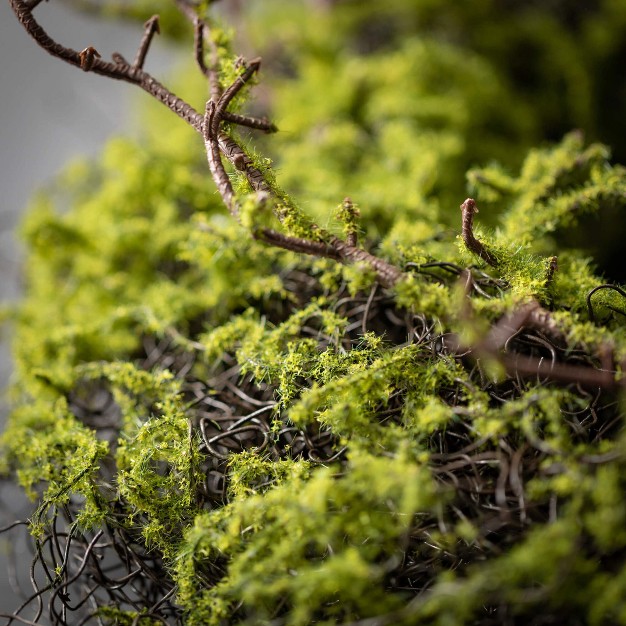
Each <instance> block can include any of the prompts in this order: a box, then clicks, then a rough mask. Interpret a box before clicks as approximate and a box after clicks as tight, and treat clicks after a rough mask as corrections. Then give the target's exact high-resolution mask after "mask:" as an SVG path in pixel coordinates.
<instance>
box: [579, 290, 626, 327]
mask: <svg viewBox="0 0 626 626" xmlns="http://www.w3.org/2000/svg"><path fill="white" fill-rule="evenodd" d="M601 289H612V290H613V291H617V293H619V295H620V296H623V297H624V298H626V291H624V290H623V289H622V288H621V287H618V286H617V285H611V284H610V283H605V284H603V285H598V286H597V287H594V288H593V289H592V290H591V291H590V292H589V293H588V294H587V311H588V313H589V320H590V321H591V322H593V323H594V324H595V321H596V317H595V315H594V312H593V306H591V296H593V294H594V293H596V292H597V291H600V290H601ZM620 313H621V311H620Z"/></svg>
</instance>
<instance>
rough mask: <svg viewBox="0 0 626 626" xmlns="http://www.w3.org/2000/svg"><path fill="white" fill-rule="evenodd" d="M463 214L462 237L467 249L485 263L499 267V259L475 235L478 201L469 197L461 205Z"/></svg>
mask: <svg viewBox="0 0 626 626" xmlns="http://www.w3.org/2000/svg"><path fill="white" fill-rule="evenodd" d="M461 211H462V212H463V216H462V218H461V237H463V241H464V242H465V245H466V246H467V249H468V250H470V251H471V252H473V253H474V254H476V255H477V256H479V257H480V258H481V259H482V260H483V261H485V263H487V264H489V265H491V266H492V267H497V265H498V259H496V257H495V256H494V255H493V254H492V253H491V252H490V251H489V250H487V248H485V246H484V245H483V244H482V243H481V242H480V241H478V239H476V237H475V236H474V228H473V223H474V214H475V213H478V207H477V206H476V201H475V200H473V199H472V198H467V199H466V200H465V202H463V204H462V205H461Z"/></svg>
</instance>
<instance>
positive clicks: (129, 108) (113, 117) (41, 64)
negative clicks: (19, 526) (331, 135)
mask: <svg viewBox="0 0 626 626" xmlns="http://www.w3.org/2000/svg"><path fill="white" fill-rule="evenodd" d="M35 16H36V18H37V20H38V21H39V22H40V23H41V24H42V25H43V26H44V27H45V29H46V30H47V31H48V33H49V34H50V35H51V36H52V37H53V38H55V39H57V40H58V41H61V42H62V43H63V44H65V45H67V46H70V47H73V48H75V49H77V50H82V49H83V48H85V47H86V46H88V45H93V46H94V47H96V48H97V49H98V51H99V52H100V53H101V54H102V56H103V57H105V58H109V57H110V54H111V52H113V51H119V52H121V53H122V54H124V56H126V57H130V58H132V57H133V56H134V53H135V50H136V47H137V44H138V43H139V39H140V37H141V32H142V30H141V26H140V25H136V26H135V25H128V24H120V23H115V22H102V21H98V20H97V19H96V18H94V17H88V16H84V15H78V14H77V13H76V12H75V11H73V10H72V9H70V8H68V7H66V6H63V5H62V4H60V3H59V2H58V1H55V0H51V2H44V3H42V4H41V5H40V6H39V7H38V8H37V9H36V11H35ZM181 54H182V53H181V52H180V51H178V50H176V49H174V48H172V47H171V46H168V45H167V43H166V42H164V41H162V40H159V39H158V38H157V40H156V41H155V42H154V45H153V47H152V49H151V51H150V54H149V55H148V60H147V62H146V69H148V70H149V71H151V72H152V73H153V74H155V75H156V76H157V77H164V76H166V75H167V71H168V69H171V68H172V66H173V65H174V64H175V63H178V62H180V60H181V58H182V57H181ZM141 95H142V94H140V92H138V90H136V89H135V88H134V87H133V86H132V85H128V84H124V83H120V82H117V81H112V80H107V79H105V78H102V77H98V76H94V75H89V74H85V73H83V72H81V71H79V70H77V69H76V68H74V67H70V66H69V65H65V64H63V63H62V62H61V61H59V60H57V59H54V58H53V57H51V56H49V55H48V54H46V53H45V52H44V51H43V50H41V49H40V48H39V47H38V46H37V45H36V44H35V42H34V41H33V40H31V39H30V38H29V36H28V35H27V34H26V32H25V31H24V29H23V28H22V26H21V25H20V24H19V22H18V21H17V19H16V18H15V17H14V16H13V13H12V11H11V9H10V6H9V4H8V2H7V0H0V301H2V302H7V301H9V302H11V301H15V299H16V298H18V297H19V294H20V292H21V288H22V287H21V284H20V262H21V258H22V251H21V249H20V245H19V243H18V240H17V237H16V227H17V225H18V224H19V221H20V219H21V216H22V215H23V212H24V210H25V208H26V206H27V204H28V199H29V197H31V196H32V194H33V193H34V192H35V191H36V190H37V189H38V188H41V187H42V186H45V185H46V182H47V181H50V180H51V179H52V178H53V177H54V175H55V174H57V173H58V172H59V171H61V170H62V169H63V167H64V165H65V164H66V163H67V162H68V161H70V160H72V159H75V158H79V157H81V156H85V155H87V156H92V155H96V154H97V153H98V151H99V150H100V148H101V147H102V145H103V144H104V143H105V141H106V140H107V138H108V137H110V136H111V135H114V134H128V133H130V132H132V119H133V111H136V110H137V108H138V107H139V106H140V105H141V102H142V97H141ZM1 332H2V336H1V339H2V341H1V342H0V389H5V387H6V385H7V384H8V383H9V381H10V373H11V362H10V346H9V344H10V341H11V329H10V327H4V328H2V329H1ZM6 411H7V404H6V401H4V398H2V399H1V400H0V427H3V425H4V422H5V419H6ZM30 510H31V507H30V506H29V505H28V504H27V503H26V504H25V503H24V501H23V499H22V498H21V497H20V494H19V491H18V490H17V489H14V488H12V487H10V486H6V485H4V486H3V487H2V488H1V489H0V526H2V525H4V524H6V523H7V522H8V521H11V518H12V519H17V518H24V517H25V516H27V515H28V512H29V511H30ZM20 535H23V533H5V534H4V535H0V614H1V613H7V612H11V611H12V610H13V609H15V608H16V607H17V606H18V605H19V604H20V603H21V599H20V597H19V596H18V595H17V594H16V592H15V590H14V589H13V588H12V587H11V585H10V581H9V578H10V577H13V576H14V572H13V571H12V568H11V567H10V566H9V565H10V560H9V561H7V558H6V557H7V554H8V553H9V552H13V553H14V554H15V555H16V556H17V559H16V562H17V564H18V569H19V570H20V571H21V575H20V579H23V577H24V574H25V573H26V572H27V568H28V565H29V563H30V554H29V550H28V546H27V545H26V542H25V541H24V540H23V539H20V538H19V537H20ZM16 575H17V574H16ZM23 615H24V617H26V618H28V617H30V614H29V612H26V613H24V614H23ZM2 622H3V620H2V618H0V623H2ZM42 623H43V622H42Z"/></svg>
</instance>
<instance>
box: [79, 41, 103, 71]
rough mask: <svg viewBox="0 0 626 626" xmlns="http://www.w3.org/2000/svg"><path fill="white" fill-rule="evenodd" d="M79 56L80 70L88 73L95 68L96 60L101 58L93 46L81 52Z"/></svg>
mask: <svg viewBox="0 0 626 626" xmlns="http://www.w3.org/2000/svg"><path fill="white" fill-rule="evenodd" d="M78 56H79V58H80V69H81V70H83V71H84V72H88V71H89V70H90V69H91V68H92V67H93V64H94V63H95V61H96V59H99V58H100V53H99V52H98V51H97V50H96V49H95V48H94V47H93V46H89V47H87V48H85V49H84V50H82V51H81V52H79V53H78Z"/></svg>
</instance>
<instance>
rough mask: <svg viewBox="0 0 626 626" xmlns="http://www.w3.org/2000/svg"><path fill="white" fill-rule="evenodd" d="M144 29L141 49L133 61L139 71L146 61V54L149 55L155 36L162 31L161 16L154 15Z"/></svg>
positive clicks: (140, 43)
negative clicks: (160, 26) (160, 25)
mask: <svg viewBox="0 0 626 626" xmlns="http://www.w3.org/2000/svg"><path fill="white" fill-rule="evenodd" d="M143 27H144V33H143V37H142V38H141V41H140V42H139V49H138V50H137V54H136V56H135V60H134V61H133V67H136V68H138V69H142V68H143V64H144V61H145V60H146V54H148V49H149V48H150V44H151V43H152V38H153V37H154V35H155V34H160V33H161V29H160V28H159V16H158V15H153V16H152V17H151V18H150V19H149V20H148V21H147V22H146V23H145V24H144V26H143Z"/></svg>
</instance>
